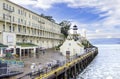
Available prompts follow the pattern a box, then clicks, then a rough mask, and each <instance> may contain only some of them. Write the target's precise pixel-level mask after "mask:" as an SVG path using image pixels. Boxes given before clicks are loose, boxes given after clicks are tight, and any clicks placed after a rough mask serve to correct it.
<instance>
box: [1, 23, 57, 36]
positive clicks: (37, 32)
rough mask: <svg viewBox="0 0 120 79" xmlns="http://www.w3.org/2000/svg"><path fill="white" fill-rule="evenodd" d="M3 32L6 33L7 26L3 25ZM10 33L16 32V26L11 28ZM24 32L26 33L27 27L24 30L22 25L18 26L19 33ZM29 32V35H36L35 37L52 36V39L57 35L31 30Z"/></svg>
mask: <svg viewBox="0 0 120 79" xmlns="http://www.w3.org/2000/svg"><path fill="white" fill-rule="evenodd" d="M3 31H5V24H3ZM9 31H10V32H14V31H15V27H14V26H9ZM22 31H23V32H24V33H26V28H25V27H23V29H22V28H21V26H20V25H18V32H19V33H20V32H22ZM28 31H29V34H30V33H31V32H32V34H34V35H36V34H37V35H43V36H44V35H47V36H51V37H55V36H56V35H55V34H52V33H45V32H42V31H37V30H35V29H31V31H30V29H28Z"/></svg>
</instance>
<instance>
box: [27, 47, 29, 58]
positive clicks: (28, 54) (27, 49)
mask: <svg viewBox="0 0 120 79" xmlns="http://www.w3.org/2000/svg"><path fill="white" fill-rule="evenodd" d="M27 54H28V58H29V49H27Z"/></svg>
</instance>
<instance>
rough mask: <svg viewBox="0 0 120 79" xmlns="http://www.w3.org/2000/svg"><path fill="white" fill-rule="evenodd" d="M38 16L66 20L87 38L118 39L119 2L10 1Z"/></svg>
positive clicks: (97, 0) (119, 21)
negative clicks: (84, 32)
mask: <svg viewBox="0 0 120 79" xmlns="http://www.w3.org/2000/svg"><path fill="white" fill-rule="evenodd" d="M10 1H12V2H15V3H17V4H19V5H21V6H24V7H26V8H28V9H30V10H32V11H34V12H36V13H38V14H41V13H43V14H45V15H50V16H53V18H54V19H55V20H56V22H57V23H59V22H61V21H63V20H68V21H71V22H72V25H77V26H78V28H79V33H81V34H82V33H83V31H86V32H87V36H88V38H98V37H105V38H120V31H119V30H120V9H119V8H120V1H119V0H10Z"/></svg>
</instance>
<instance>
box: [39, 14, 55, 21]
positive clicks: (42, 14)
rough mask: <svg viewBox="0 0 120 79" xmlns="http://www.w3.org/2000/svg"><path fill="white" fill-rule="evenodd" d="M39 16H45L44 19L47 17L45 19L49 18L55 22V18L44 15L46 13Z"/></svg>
mask: <svg viewBox="0 0 120 79" xmlns="http://www.w3.org/2000/svg"><path fill="white" fill-rule="evenodd" d="M41 17H43V18H45V19H47V20H49V21H51V22H55V20H54V19H53V17H52V16H46V15H44V14H41Z"/></svg>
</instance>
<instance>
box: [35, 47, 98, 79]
mask: <svg viewBox="0 0 120 79" xmlns="http://www.w3.org/2000/svg"><path fill="white" fill-rule="evenodd" d="M97 54H98V49H97V48H96V47H93V48H91V50H90V51H88V52H87V53H85V54H83V55H81V56H79V57H77V58H76V59H75V60H73V61H71V62H68V63H66V64H65V65H63V66H60V67H58V68H57V69H55V70H52V71H50V72H47V73H44V74H41V75H40V76H39V77H37V78H35V79H71V78H73V79H76V76H77V75H78V74H80V73H81V72H82V71H83V70H84V69H85V68H86V67H87V66H88V65H89V64H90V63H91V61H92V60H93V59H94V58H95V57H96V55H97Z"/></svg>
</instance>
